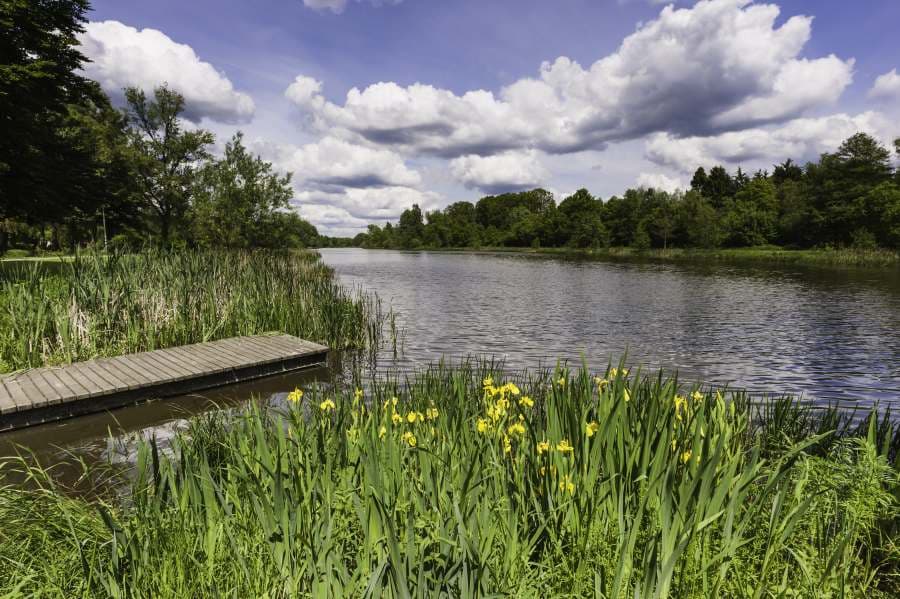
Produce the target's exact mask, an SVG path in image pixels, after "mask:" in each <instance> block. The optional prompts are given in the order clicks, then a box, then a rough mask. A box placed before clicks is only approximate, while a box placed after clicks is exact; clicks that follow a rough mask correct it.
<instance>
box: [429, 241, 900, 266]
mask: <svg viewBox="0 0 900 599" xmlns="http://www.w3.org/2000/svg"><path fill="white" fill-rule="evenodd" d="M437 251H448V252H469V251H471V252H489V253H494V252H497V253H516V254H542V255H551V256H564V257H566V258H574V259H588V260H591V259H598V260H612V261H615V260H622V261H638V262H644V261H649V262H713V263H714V262H726V263H730V264H754V263H768V264H797V265H805V266H816V265H821V266H829V267H834V266H848V267H860V266H864V267H890V266H893V267H896V266H900V251H897V250H888V249H882V248H875V249H861V248H852V247H850V248H822V249H803V250H789V249H785V248H782V247H778V246H761V247H747V248H717V249H703V248H671V247H670V248H667V249H662V248H651V249H648V250H639V249H635V248H631V247H609V248H604V247H599V248H573V247H558V248H545V247H538V248H530V247H529V248H517V247H508V246H500V247H479V248H440V249H439V250H437Z"/></svg>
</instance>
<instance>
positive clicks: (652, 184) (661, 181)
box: [637, 173, 685, 193]
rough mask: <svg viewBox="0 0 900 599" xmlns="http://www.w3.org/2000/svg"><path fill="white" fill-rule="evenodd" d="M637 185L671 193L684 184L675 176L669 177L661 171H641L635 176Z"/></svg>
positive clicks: (682, 187) (681, 187)
mask: <svg viewBox="0 0 900 599" xmlns="http://www.w3.org/2000/svg"><path fill="white" fill-rule="evenodd" d="M637 185H638V187H646V188H652V189H658V190H660V191H668V192H669V193H672V192H674V191H677V190H679V189H684V187H685V185H684V183H682V182H681V180H680V179H678V178H677V177H669V176H668V175H664V174H662V173H641V174H640V175H638V178H637Z"/></svg>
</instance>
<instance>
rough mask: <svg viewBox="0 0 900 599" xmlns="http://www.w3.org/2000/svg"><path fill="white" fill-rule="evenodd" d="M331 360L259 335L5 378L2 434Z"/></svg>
mask: <svg viewBox="0 0 900 599" xmlns="http://www.w3.org/2000/svg"><path fill="white" fill-rule="evenodd" d="M327 355H328V348H327V347H325V346H323V345H318V344H317V343H312V342H310V341H304V340H302V339H298V338H297V337H293V336H291V335H255V336H252V337H233V338H231V339H222V340H220V341H211V342H208V343H197V344H194V345H183V346H181V347H173V348H169V349H158V350H154V351H148V352H142V353H137V354H127V355H124V356H116V357H114V358H100V359H97V360H89V361H87V362H77V363H74V364H69V365H66V366H58V367H45V368H35V369H32V370H26V371H23V372H18V373H15V374H10V375H5V376H0V431H4V430H11V429H15V428H21V427H25V426H31V425H35V424H41V423H43V422H48V421H51V420H61V419H63V418H70V417H72V416H80V415H82V414H88V413H91V412H102V411H105V410H109V409H112V408H118V407H122V406H125V405H129V404H134V403H137V402H141V401H146V400H148V399H155V398H161V397H171V396H173V395H183V394H186V393H193V392H195V391H200V390H203V389H210V388H212V387H218V386H221V385H228V384H231V383H238V382H241V381H246V380H250V379H254V378H259V377H264V376H270V375H273V374H280V373H283V372H288V371H291V370H298V369H301V368H308V367H312V366H322V365H324V364H325V361H326V358H327Z"/></svg>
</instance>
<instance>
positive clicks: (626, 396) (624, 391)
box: [622, 389, 631, 401]
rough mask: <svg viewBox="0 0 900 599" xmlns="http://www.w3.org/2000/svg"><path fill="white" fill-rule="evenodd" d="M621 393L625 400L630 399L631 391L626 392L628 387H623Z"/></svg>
mask: <svg viewBox="0 0 900 599" xmlns="http://www.w3.org/2000/svg"><path fill="white" fill-rule="evenodd" d="M622 393H624V394H625V401H631V393H629V392H628V389H623V390H622Z"/></svg>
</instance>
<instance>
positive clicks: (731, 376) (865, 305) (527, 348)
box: [321, 249, 900, 404]
mask: <svg viewBox="0 0 900 599" xmlns="http://www.w3.org/2000/svg"><path fill="white" fill-rule="evenodd" d="M321 253H322V256H323V257H324V260H325V262H326V263H328V264H329V265H331V266H332V267H334V268H335V270H336V271H337V273H338V275H339V276H340V278H341V280H342V281H343V282H344V283H345V284H347V285H357V286H362V287H364V288H366V289H369V290H372V291H375V292H376V293H377V294H378V295H379V296H380V297H381V298H382V300H383V301H384V302H385V304H386V305H387V304H389V305H390V306H391V307H392V308H393V310H394V311H395V312H396V313H397V314H398V317H399V318H398V320H399V322H400V323H401V325H402V327H403V328H404V329H405V332H406V335H405V340H404V341H405V342H404V344H403V349H404V352H403V355H402V356H401V357H400V358H398V359H396V360H394V359H393V358H392V356H391V355H390V353H389V352H383V355H382V359H381V360H380V361H379V362H380V364H381V365H382V366H384V365H386V364H388V363H391V362H393V363H395V364H397V365H398V366H399V367H401V368H405V367H409V366H412V365H415V364H421V363H423V362H428V361H432V360H437V359H438V358H440V357H441V356H442V355H445V356H465V355H468V354H491V355H494V356H496V357H498V358H503V359H504V360H505V362H506V364H507V366H509V367H511V368H521V367H526V366H537V365H539V364H540V365H551V366H552V365H553V364H554V363H555V361H556V359H557V358H562V359H569V360H570V361H576V362H578V361H580V360H581V358H582V356H584V358H585V359H586V360H587V362H588V364H589V365H591V366H592V367H595V368H603V367H605V366H606V363H607V361H608V360H609V359H613V360H618V358H619V357H620V356H621V355H622V354H623V353H624V352H626V350H627V352H628V361H629V363H633V364H643V365H645V366H648V367H651V368H659V367H662V368H666V369H677V370H678V371H679V373H680V374H681V375H682V377H683V378H686V379H689V380H699V381H705V382H710V383H727V384H730V385H731V386H735V387H742V388H746V389H748V390H750V391H754V392H760V393H774V394H786V393H790V394H795V395H802V396H803V397H805V398H806V399H810V400H816V401H823V402H827V401H836V400H840V401H848V402H862V403H864V404H870V403H872V402H875V401H879V402H881V404H886V403H888V402H892V403H893V402H897V403H898V404H900V271H898V270H897V269H892V270H884V269H882V270H876V269H825V268H821V267H818V268H817V267H798V266H777V265H775V266H772V265H754V266H732V265H723V264H721V263H705V264H696V263H694V264H659V263H656V264H652V263H636V262H633V261H632V262H601V261H588V260H572V259H564V258H559V257H553V256H546V255H543V256H542V255H534V254H531V255H525V254H502V253H442V252H396V251H377V250H359V249H328V250H321Z"/></svg>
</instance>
